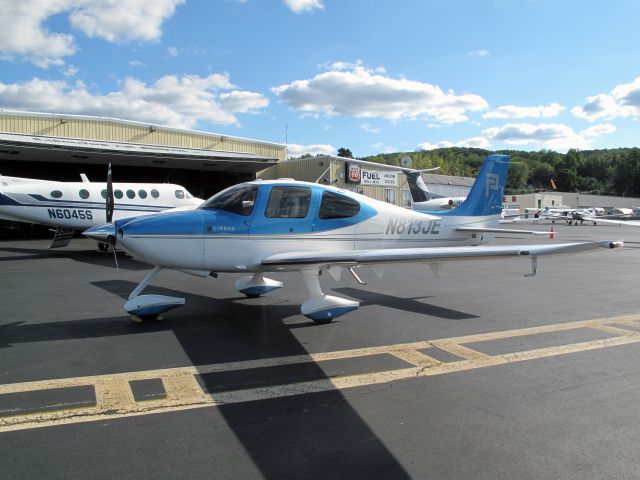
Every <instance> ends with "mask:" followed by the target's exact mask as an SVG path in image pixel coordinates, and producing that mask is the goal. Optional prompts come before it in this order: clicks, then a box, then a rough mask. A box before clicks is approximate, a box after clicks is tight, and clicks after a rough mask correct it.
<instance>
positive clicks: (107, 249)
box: [98, 243, 109, 252]
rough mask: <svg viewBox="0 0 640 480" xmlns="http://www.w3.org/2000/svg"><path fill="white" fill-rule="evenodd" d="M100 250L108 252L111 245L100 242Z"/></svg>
mask: <svg viewBox="0 0 640 480" xmlns="http://www.w3.org/2000/svg"><path fill="white" fill-rule="evenodd" d="M98 250H100V251H101V252H108V251H109V245H108V244H106V243H99V244H98Z"/></svg>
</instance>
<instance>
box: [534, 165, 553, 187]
mask: <svg viewBox="0 0 640 480" xmlns="http://www.w3.org/2000/svg"><path fill="white" fill-rule="evenodd" d="M554 174H555V169H554V168H553V167H552V166H551V165H549V164H548V163H545V162H538V163H536V164H535V166H534V167H533V169H532V170H531V174H530V179H531V184H532V185H533V186H534V187H537V188H544V189H547V190H548V189H549V187H550V186H551V179H552V178H553V175H554Z"/></svg>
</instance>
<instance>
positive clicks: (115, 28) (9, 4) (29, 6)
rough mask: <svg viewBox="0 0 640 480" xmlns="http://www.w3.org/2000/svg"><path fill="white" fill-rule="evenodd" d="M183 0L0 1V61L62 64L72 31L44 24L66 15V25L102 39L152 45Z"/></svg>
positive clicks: (71, 48) (68, 53) (71, 50)
mask: <svg viewBox="0 0 640 480" xmlns="http://www.w3.org/2000/svg"><path fill="white" fill-rule="evenodd" d="M181 3H184V0H130V1H127V2H121V1H119V0H20V1H15V0H0V11H1V12H2V20H3V22H2V28H1V29H0V58H2V59H5V60H14V59H21V60H27V61H29V62H32V63H33V64H34V65H36V66H38V67H41V68H48V67H50V66H51V65H62V64H64V59H65V57H68V56H71V55H73V54H75V53H76V51H77V49H78V47H77V46H76V43H75V37H74V35H73V34H72V33H60V32H49V30H48V29H47V28H45V27H44V25H43V24H44V22H45V21H46V20H47V19H48V18H50V17H52V16H53V15H67V16H68V19H69V23H70V24H71V27H72V28H73V29H75V30H79V31H81V32H83V33H84V34H85V35H87V36H89V37H101V38H104V39H105V40H107V41H110V42H114V41H130V40H136V41H154V40H158V39H159V38H160V36H161V34H162V31H161V26H162V22H163V21H164V20H165V19H167V18H169V17H170V16H171V15H173V12H174V11H175V8H176V6H177V5H179V4H181Z"/></svg>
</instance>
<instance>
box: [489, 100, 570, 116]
mask: <svg viewBox="0 0 640 480" xmlns="http://www.w3.org/2000/svg"><path fill="white" fill-rule="evenodd" d="M564 109H565V107H563V106H562V105H560V104H559V103H550V104H549V105H547V106H545V105H537V106H535V107H521V106H517V105H504V106H502V107H498V108H496V109H495V110H492V111H491V112H487V113H485V114H483V115H482V118H526V117H531V118H541V117H542V118H549V117H556V116H558V115H559V114H560V112H562V111H563V110H564Z"/></svg>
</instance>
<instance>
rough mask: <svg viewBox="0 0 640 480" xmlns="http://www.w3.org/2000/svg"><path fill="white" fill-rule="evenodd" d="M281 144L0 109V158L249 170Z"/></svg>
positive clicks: (278, 152) (265, 162)
mask: <svg viewBox="0 0 640 480" xmlns="http://www.w3.org/2000/svg"><path fill="white" fill-rule="evenodd" d="M285 158H286V146H285V145H282V144H278V143H273V142H264V141H257V140H250V139H246V138H240V137H233V136H229V135H221V134H215V133H208V132H198V131H193V130H181V129H177V128H170V127H163V126H159V125H153V124H149V123H142V122H134V121H128V120H122V119H117V118H108V117H91V116H83V115H67V114H50V113H37V112H19V111H7V110H0V159H5V160H18V161H21V160H25V161H41V162H42V161H44V162H67V163H85V164H92V163H93V164H105V163H107V162H111V163H113V164H115V165H127V166H137V167H140V166H149V167H155V168H178V169H187V170H207V171H227V172H234V173H254V172H256V171H259V170H262V169H264V168H267V167H269V166H271V165H273V164H275V163H277V162H278V161H279V160H284V159H285Z"/></svg>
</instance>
